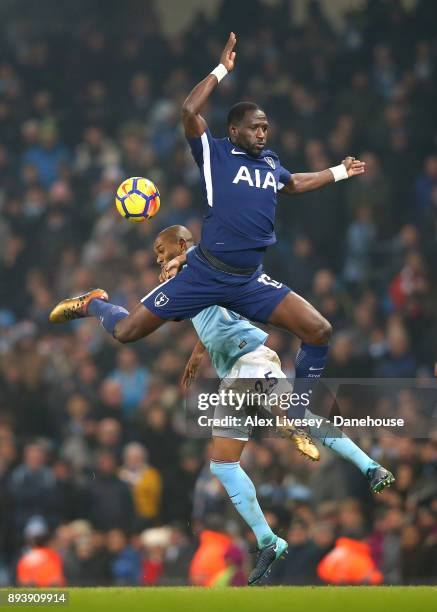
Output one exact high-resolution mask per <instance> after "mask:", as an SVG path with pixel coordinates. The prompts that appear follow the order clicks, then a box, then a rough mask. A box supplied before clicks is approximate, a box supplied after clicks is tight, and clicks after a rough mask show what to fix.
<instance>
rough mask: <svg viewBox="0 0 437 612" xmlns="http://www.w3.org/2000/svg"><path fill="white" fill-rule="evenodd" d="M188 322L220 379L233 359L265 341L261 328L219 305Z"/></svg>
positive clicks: (225, 373)
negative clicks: (193, 328)
mask: <svg viewBox="0 0 437 612" xmlns="http://www.w3.org/2000/svg"><path fill="white" fill-rule="evenodd" d="M191 321H192V323H193V325H194V327H195V329H196V332H197V335H198V336H199V338H200V340H201V341H202V343H203V344H204V345H205V347H206V349H207V351H208V353H209V356H210V357H211V361H212V364H213V366H214V367H215V369H216V370H217V374H218V375H219V377H220V378H225V377H226V376H227V375H228V374H229V372H230V370H231V368H232V366H233V365H234V363H235V362H236V361H237V359H239V358H240V357H242V356H243V355H246V353H250V352H251V351H254V350H255V349H256V348H258V347H259V346H261V345H262V344H264V342H265V341H266V340H267V334H266V333H265V332H264V331H263V330H262V329H259V327H255V325H252V323H250V321H247V319H242V318H241V317H240V315H238V314H236V313H235V312H232V310H228V309H227V308H223V307H222V306H210V307H209V308H205V310H202V311H201V312H199V314H198V315H196V316H195V317H194V318H193V319H191Z"/></svg>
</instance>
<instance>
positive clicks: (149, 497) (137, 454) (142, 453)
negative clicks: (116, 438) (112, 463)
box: [119, 442, 162, 526]
mask: <svg viewBox="0 0 437 612" xmlns="http://www.w3.org/2000/svg"><path fill="white" fill-rule="evenodd" d="M147 460H148V457H147V450H146V449H145V448H144V447H143V446H142V445H141V444H138V443H137V442H131V443H130V444H127V445H126V446H125V448H124V451H123V464H122V466H121V468H120V471H119V477H120V479H121V480H123V481H124V482H125V483H126V484H128V485H129V486H130V487H131V489H132V495H133V499H134V504H135V511H136V515H137V516H138V517H139V518H140V519H142V521H143V522H145V523H150V522H151V521H153V520H154V519H156V518H157V517H158V515H159V511H160V505H161V496H162V478H161V475H160V473H159V472H158V470H157V469H156V468H154V467H152V466H151V465H149V464H148V462H147ZM143 526H144V525H143Z"/></svg>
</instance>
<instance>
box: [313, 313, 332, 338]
mask: <svg viewBox="0 0 437 612" xmlns="http://www.w3.org/2000/svg"><path fill="white" fill-rule="evenodd" d="M331 336H332V325H331V323H329V321H327V320H326V319H325V318H324V317H322V316H321V317H320V318H319V320H318V321H317V324H316V325H315V326H314V331H313V332H312V334H311V339H310V344H318V345H323V344H329V342H330V340H331Z"/></svg>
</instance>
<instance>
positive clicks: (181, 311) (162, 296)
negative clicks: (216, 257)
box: [141, 248, 291, 323]
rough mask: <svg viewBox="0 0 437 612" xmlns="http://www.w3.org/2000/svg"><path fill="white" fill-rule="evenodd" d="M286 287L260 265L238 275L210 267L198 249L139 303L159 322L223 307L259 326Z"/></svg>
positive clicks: (183, 317) (282, 297)
mask: <svg viewBox="0 0 437 612" xmlns="http://www.w3.org/2000/svg"><path fill="white" fill-rule="evenodd" d="M290 291H291V290H290V288H289V287H287V285H284V284H283V283H279V282H278V281H275V280H273V279H271V278H270V276H267V274H265V272H264V271H263V269H262V266H260V267H259V268H258V269H257V270H256V271H255V272H254V273H253V274H250V275H239V274H231V273H228V272H223V271H222V270H219V269H217V268H215V267H213V266H212V265H211V264H210V263H209V262H208V261H206V259H205V258H204V257H203V256H202V255H201V253H200V252H199V249H198V248H195V249H193V250H191V251H190V252H189V253H188V255H187V265H186V266H185V267H184V268H183V269H182V270H181V272H179V274H177V275H176V276H175V277H174V278H171V279H170V280H167V281H165V282H164V283H161V285H158V286H157V287H155V289H153V290H152V291H151V292H150V293H148V294H147V295H146V296H145V297H143V299H142V300H141V302H142V303H143V304H144V306H145V307H146V308H148V309H149V310H150V311H152V312H153V313H154V314H155V315H156V316H158V317H161V319H168V320H176V321H180V320H183V319H192V318H193V317H195V316H196V315H197V314H198V313H199V312H200V311H201V310H204V309H205V308H208V307H209V306H214V305H217V306H224V307H225V308H229V310H233V311H234V312H236V313H238V314H240V315H242V316H243V317H246V318H247V319H251V320H252V321H259V322H260V323H267V320H268V318H269V316H270V315H271V313H272V312H273V310H274V309H275V308H276V306H277V305H278V304H279V302H281V301H282V300H283V299H284V297H285V296H286V295H288V293H289V292H290Z"/></svg>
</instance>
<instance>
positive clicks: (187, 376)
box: [181, 357, 201, 391]
mask: <svg viewBox="0 0 437 612" xmlns="http://www.w3.org/2000/svg"><path fill="white" fill-rule="evenodd" d="M200 362H201V358H200V359H199V358H197V357H195V358H193V357H192V358H191V359H190V360H189V361H188V363H187V365H186V366H185V371H184V373H183V374H182V378H181V387H182V390H183V391H188V387H189V386H190V385H191V383H192V382H193V380H194V379H195V378H196V374H197V370H198V369H199V365H200Z"/></svg>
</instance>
